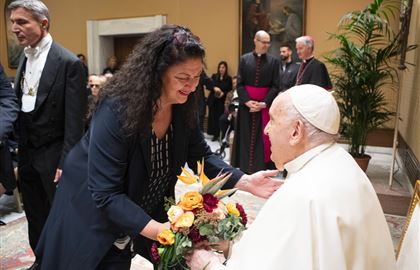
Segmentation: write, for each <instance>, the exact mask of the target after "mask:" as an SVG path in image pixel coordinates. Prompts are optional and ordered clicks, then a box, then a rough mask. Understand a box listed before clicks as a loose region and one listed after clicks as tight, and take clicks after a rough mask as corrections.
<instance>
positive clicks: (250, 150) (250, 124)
mask: <svg viewBox="0 0 420 270" xmlns="http://www.w3.org/2000/svg"><path fill="white" fill-rule="evenodd" d="M270 41H271V38H270V35H269V34H268V33H267V32H265V31H262V30H260V31H258V32H257V33H256V34H255V37H254V45H255V49H254V51H253V52H250V53H247V54H244V55H242V56H241V59H240V62H239V68H238V86H237V92H238V97H239V109H238V114H237V122H236V123H237V125H236V126H235V138H234V146H233V155H232V165H233V166H235V167H239V168H240V169H241V170H242V171H244V172H246V173H249V174H252V173H254V172H256V171H260V170H265V169H272V168H274V164H273V163H272V162H271V159H270V142H269V140H268V137H267V136H265V135H264V134H263V130H264V127H265V125H266V124H267V123H268V120H269V117H268V108H269V106H270V105H271V102H272V101H273V99H274V98H275V97H276V95H277V94H278V92H279V86H278V84H279V61H278V59H277V58H275V57H274V56H272V55H270V54H268V53H267V52H268V48H269V47H270Z"/></svg>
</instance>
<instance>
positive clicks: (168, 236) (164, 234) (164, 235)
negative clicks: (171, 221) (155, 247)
mask: <svg viewBox="0 0 420 270" xmlns="http://www.w3.org/2000/svg"><path fill="white" fill-rule="evenodd" d="M157 240H158V241H159V243H161V244H162V245H164V246H170V245H172V244H173V243H174V242H175V234H174V233H173V232H172V231H171V230H168V229H166V230H163V231H161V232H160V233H159V234H158V236H157Z"/></svg>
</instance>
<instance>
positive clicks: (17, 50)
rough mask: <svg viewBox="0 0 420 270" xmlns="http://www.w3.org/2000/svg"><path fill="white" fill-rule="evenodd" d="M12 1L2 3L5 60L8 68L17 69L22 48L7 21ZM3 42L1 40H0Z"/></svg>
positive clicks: (7, 0)
mask: <svg viewBox="0 0 420 270" xmlns="http://www.w3.org/2000/svg"><path fill="white" fill-rule="evenodd" d="M11 2H13V0H6V1H5V3H4V21H5V25H6V39H5V40H6V43H7V44H6V45H7V59H8V64H9V68H17V67H18V65H19V58H20V55H21V54H22V51H23V48H22V47H21V46H20V45H19V42H18V41H17V38H16V35H15V34H13V33H12V30H11V29H12V27H11V23H10V20H9V17H10V12H9V11H8V10H7V7H8V6H9V4H10V3H11ZM2 40H3V39H2Z"/></svg>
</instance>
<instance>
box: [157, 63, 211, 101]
mask: <svg viewBox="0 0 420 270" xmlns="http://www.w3.org/2000/svg"><path fill="white" fill-rule="evenodd" d="M202 70H203V62H202V60H201V59H200V58H192V59H188V60H186V61H185V62H182V63H180V64H176V65H173V66H171V67H169V68H168V70H167V71H166V72H165V73H164V74H163V76H162V96H161V98H160V99H161V102H162V103H165V104H182V103H185V102H186V101H187V100H188V96H189V95H190V94H191V93H192V92H194V91H195V89H196V87H197V85H198V83H199V81H200V74H201V71H202Z"/></svg>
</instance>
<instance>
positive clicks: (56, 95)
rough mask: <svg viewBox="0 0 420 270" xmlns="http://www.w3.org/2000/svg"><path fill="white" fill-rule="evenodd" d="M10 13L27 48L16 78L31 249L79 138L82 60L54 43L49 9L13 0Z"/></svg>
mask: <svg viewBox="0 0 420 270" xmlns="http://www.w3.org/2000/svg"><path fill="white" fill-rule="evenodd" d="M8 9H9V10H10V12H11V14H10V21H11V27H12V32H13V33H14V34H15V35H16V37H17V39H18V41H19V43H20V45H21V46H24V47H25V49H24V53H25V56H24V57H22V58H21V61H20V63H19V67H18V70H17V74H16V78H15V90H16V93H17V96H18V101H19V106H20V112H19V117H18V127H17V128H18V136H19V163H18V168H19V169H18V172H19V179H20V183H21V191H22V196H23V203H24V206H25V211H26V217H27V219H28V231H29V242H30V245H31V247H32V249H35V247H36V245H37V242H38V239H39V236H40V234H41V231H42V228H43V226H44V223H45V221H46V219H47V216H48V213H49V210H50V207H51V204H52V201H53V197H54V193H55V190H56V183H57V181H58V180H59V178H60V176H61V169H60V168H61V166H62V164H63V161H64V158H65V156H66V154H67V152H68V151H69V150H70V148H72V146H73V145H74V144H76V142H78V141H79V139H80V138H81V137H82V135H83V129H84V120H83V119H84V116H85V111H86V103H87V98H86V93H85V87H86V86H85V83H86V82H85V80H86V78H85V71H84V68H83V64H82V63H81V62H80V60H79V59H78V58H77V57H76V56H75V55H74V54H72V53H71V52H69V51H68V50H66V49H64V48H63V47H61V46H60V45H58V44H57V43H55V42H54V41H53V40H52V37H51V35H50V34H49V32H48V30H49V26H50V25H49V21H50V19H49V11H48V8H47V7H46V6H45V5H44V4H43V3H42V2H41V1H36V0H17V1H13V2H12V3H11V4H10V5H9V7H8Z"/></svg>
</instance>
